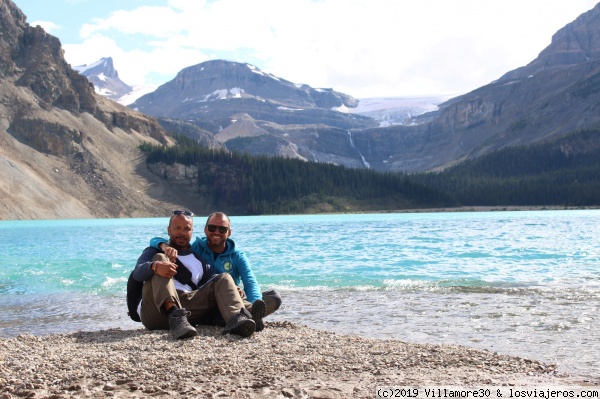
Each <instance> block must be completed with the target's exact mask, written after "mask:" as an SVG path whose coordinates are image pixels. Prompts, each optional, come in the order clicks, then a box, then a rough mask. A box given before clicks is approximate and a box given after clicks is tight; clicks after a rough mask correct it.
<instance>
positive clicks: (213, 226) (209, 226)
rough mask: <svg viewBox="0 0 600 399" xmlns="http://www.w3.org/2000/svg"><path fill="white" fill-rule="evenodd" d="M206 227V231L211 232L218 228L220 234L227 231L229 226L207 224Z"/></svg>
mask: <svg viewBox="0 0 600 399" xmlns="http://www.w3.org/2000/svg"><path fill="white" fill-rule="evenodd" d="M206 228H207V229H208V231H210V232H211V233H214V232H215V231H217V229H219V233H221V234H225V233H227V232H228V231H229V227H225V226H215V225H214V224H207V225H206Z"/></svg>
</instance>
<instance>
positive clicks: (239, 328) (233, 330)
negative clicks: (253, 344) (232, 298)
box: [223, 308, 256, 338]
mask: <svg viewBox="0 0 600 399" xmlns="http://www.w3.org/2000/svg"><path fill="white" fill-rule="evenodd" d="M244 311H246V312H244ZM247 312H248V311H247V310H246V308H242V310H241V311H240V313H236V314H234V315H233V316H231V319H229V321H228V322H227V325H226V326H225V328H224V329H223V335H225V334H235V335H239V336H240V337H243V338H246V337H249V336H251V335H252V334H254V330H255V329H256V323H254V320H252V319H251V318H250V317H248V316H247V315H246V313H247Z"/></svg>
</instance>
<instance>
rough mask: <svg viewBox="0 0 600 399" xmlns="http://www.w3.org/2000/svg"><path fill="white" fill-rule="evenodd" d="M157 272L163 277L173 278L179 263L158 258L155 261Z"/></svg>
mask: <svg viewBox="0 0 600 399" xmlns="http://www.w3.org/2000/svg"><path fill="white" fill-rule="evenodd" d="M154 268H155V270H156V274H158V275H159V276H161V277H166V278H173V276H174V275H176V274H177V265H176V264H175V263H171V262H167V261H162V260H157V261H155V262H154Z"/></svg>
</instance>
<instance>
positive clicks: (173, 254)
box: [159, 242, 177, 262]
mask: <svg viewBox="0 0 600 399" xmlns="http://www.w3.org/2000/svg"><path fill="white" fill-rule="evenodd" d="M159 247H160V250H161V251H163V252H164V254H165V255H167V257H168V258H169V259H171V262H175V259H177V250H176V249H175V248H173V247H170V246H168V245H167V243H166V242H163V243H161V244H160V245H159Z"/></svg>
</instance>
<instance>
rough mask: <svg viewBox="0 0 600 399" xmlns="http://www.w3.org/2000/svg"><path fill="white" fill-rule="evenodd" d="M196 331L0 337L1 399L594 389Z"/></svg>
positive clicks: (308, 337)
mask: <svg viewBox="0 0 600 399" xmlns="http://www.w3.org/2000/svg"><path fill="white" fill-rule="evenodd" d="M198 332H199V335H198V336H197V337H194V338H191V339H186V340H179V341H175V340H173V339H171V337H170V336H169V334H168V332H167V331H154V332H151V331H147V330H145V329H143V328H141V329H138V330H121V329H110V330H103V331H96V332H76V333H71V334H55V335H47V336H34V335H19V336H18V337H15V338H0V398H17V397H19V398H23V397H26V398H29V397H35V398H141V397H158V398H163V397H164V398H166V397H182V398H196V397H198V398H213V397H215V398H219V397H224V398H257V397H259V398H374V397H375V389H376V387H377V386H421V387H423V386H442V385H452V386H472V387H481V386H490V387H499V386H508V385H517V386H540V385H567V384H568V385H594V382H590V381H577V379H576V378H574V377H572V376H565V375H558V373H557V372H556V370H555V369H556V367H555V365H551V364H544V363H542V362H538V361H535V360H529V359H523V358H519V357H513V356H507V355H500V354H496V353H494V352H489V351H479V350H474V349H470V348H466V347H461V346H452V345H428V344H414V343H406V342H402V341H392V340H377V339H368V338H361V337H357V336H352V335H340V334H335V333H332V332H328V331H318V330H314V329H311V328H308V327H306V326H303V325H297V324H293V323H289V322H270V323H266V329H265V330H263V331H261V332H260V333H256V334H254V335H253V336H252V337H250V338H247V339H242V338H239V337H237V336H229V335H226V336H222V335H221V328H218V327H206V326H200V327H198ZM596 383H597V382H596Z"/></svg>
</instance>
